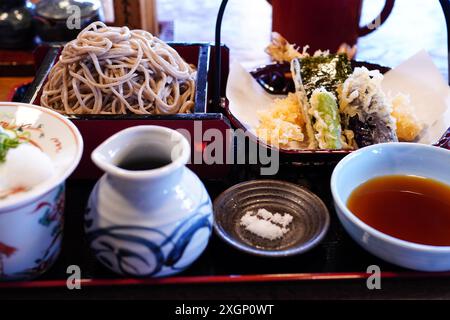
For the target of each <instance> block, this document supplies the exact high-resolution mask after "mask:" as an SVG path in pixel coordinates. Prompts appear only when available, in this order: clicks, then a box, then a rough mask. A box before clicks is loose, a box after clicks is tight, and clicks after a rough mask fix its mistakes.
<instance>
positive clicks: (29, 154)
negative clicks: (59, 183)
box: [0, 143, 55, 191]
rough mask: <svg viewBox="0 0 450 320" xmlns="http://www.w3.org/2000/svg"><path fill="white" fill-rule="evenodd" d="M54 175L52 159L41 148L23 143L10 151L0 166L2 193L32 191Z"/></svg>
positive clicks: (0, 187) (0, 188) (0, 189)
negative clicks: (22, 189) (12, 190)
mask: <svg viewBox="0 0 450 320" xmlns="http://www.w3.org/2000/svg"><path fill="white" fill-rule="evenodd" d="M54 174H55V167H54V165H53V162H52V160H51V159H50V157H49V156H48V155H47V154H45V153H43V152H42V151H41V150H40V149H39V148H37V147H35V146H33V145H31V144H27V143H23V144H20V145H19V146H18V147H17V148H13V149H10V150H8V153H7V155H6V159H5V162H4V163H3V164H0V191H2V190H6V191H7V190H10V189H16V188H25V189H30V188H33V187H35V186H37V185H38V184H41V183H42V182H44V181H46V180H47V179H50V178H51V177H52V176H53V175H54Z"/></svg>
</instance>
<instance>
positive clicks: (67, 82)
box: [41, 22, 196, 114]
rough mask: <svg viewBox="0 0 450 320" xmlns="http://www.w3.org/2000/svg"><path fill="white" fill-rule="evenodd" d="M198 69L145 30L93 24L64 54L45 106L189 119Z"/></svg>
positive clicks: (80, 111)
mask: <svg viewBox="0 0 450 320" xmlns="http://www.w3.org/2000/svg"><path fill="white" fill-rule="evenodd" d="M195 78H196V71H195V69H194V68H193V67H192V66H190V65H188V64H187V63H186V62H185V61H184V60H183V59H182V58H181V57H180V55H179V54H178V53H177V52H176V51H175V50H174V49H173V48H171V47H170V46H169V45H167V44H166V43H164V42H163V41H161V40H160V39H158V38H156V37H154V36H153V35H151V34H150V33H148V32H146V31H143V30H132V31H131V30H130V29H128V28H127V27H123V28H117V27H108V26H106V25H105V24H103V23H101V22H95V23H93V24H91V25H90V26H88V27H87V28H86V29H84V30H83V31H82V32H81V33H80V34H79V35H78V37H77V39H76V40H74V41H71V42H69V43H68V44H67V45H66V46H65V47H64V49H63V51H62V53H61V56H60V58H59V61H58V63H57V64H56V65H55V66H54V67H53V69H52V70H51V72H50V75H49V77H48V81H47V83H46V85H45V86H44V90H43V95H42V97H41V105H42V106H44V107H47V108H51V109H53V110H56V111H58V112H60V113H64V114H131V113H133V114H175V113H189V112H191V111H192V109H193V107H194V100H195V87H196V86H195Z"/></svg>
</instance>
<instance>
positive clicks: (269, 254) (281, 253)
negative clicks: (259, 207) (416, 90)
mask: <svg viewBox="0 0 450 320" xmlns="http://www.w3.org/2000/svg"><path fill="white" fill-rule="evenodd" d="M274 182H275V183H277V184H282V185H289V186H291V187H295V189H297V190H299V191H300V190H301V192H303V193H306V194H308V195H309V196H311V197H312V198H314V199H315V200H316V202H317V204H318V205H320V207H321V209H323V210H322V212H323V215H322V218H321V220H322V221H323V224H322V226H321V227H320V229H319V228H318V229H317V230H318V232H317V234H316V235H315V236H314V237H312V238H311V239H309V240H308V241H307V242H301V243H297V244H296V245H295V246H294V247H291V248H288V249H284V250H277V251H267V250H263V249H257V248H255V247H252V246H249V245H246V244H243V243H242V242H241V241H239V240H237V239H236V238H235V237H233V236H232V235H230V233H229V232H228V231H227V229H225V228H223V226H222V224H219V223H218V222H217V220H218V219H216V218H215V217H216V215H217V213H216V207H217V203H219V202H220V201H221V200H222V199H223V198H224V197H225V196H226V195H227V194H229V193H231V192H234V191H235V190H236V189H238V188H241V187H243V186H246V185H248V184H259V183H274ZM213 214H214V231H215V233H216V234H217V236H218V237H219V238H221V239H222V240H224V241H225V242H226V243H227V244H228V245H230V246H231V247H234V248H235V249H238V250H239V251H242V252H245V253H249V254H251V255H253V256H259V257H266V258H283V257H290V256H295V255H300V254H303V253H306V252H307V251H310V250H311V249H313V248H315V247H316V246H317V245H319V244H320V243H321V242H322V240H323V239H324V238H325V236H326V234H327V232H328V230H329V228H330V220H331V218H330V213H329V210H328V208H327V206H326V205H325V203H324V202H323V201H322V199H320V198H319V196H317V195H316V194H314V193H313V192H312V191H310V190H309V189H307V188H305V187H302V186H299V185H296V184H294V183H291V182H287V181H283V180H271V179H264V180H249V181H244V182H241V183H238V184H236V185H233V186H232V187H230V188H228V189H227V190H225V191H223V192H222V193H221V194H220V195H219V196H218V197H217V198H216V199H215V200H214V203H213Z"/></svg>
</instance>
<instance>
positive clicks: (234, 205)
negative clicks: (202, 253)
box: [214, 180, 330, 257]
mask: <svg viewBox="0 0 450 320" xmlns="http://www.w3.org/2000/svg"><path fill="white" fill-rule="evenodd" d="M259 209H266V210H268V211H270V212H271V213H273V214H275V213H279V214H281V215H284V214H289V215H291V216H292V217H293V220H292V223H291V224H290V225H289V226H288V229H289V232H288V233H286V234H285V235H284V237H282V238H281V239H277V240H267V239H265V238H262V237H259V236H257V235H255V234H253V233H251V232H249V231H247V230H246V229H245V228H244V227H243V226H241V218H242V217H243V216H244V215H245V214H246V213H247V212H256V211H258V210H259ZM214 220H215V223H214V229H215V232H216V233H217V235H218V236H219V237H220V238H222V239H223V240H224V241H225V242H227V243H228V244H230V245H231V246H233V247H235V248H236V249H238V250H240V251H243V252H246V253H249V254H253V255H257V256H264V257H287V256H292V255H297V254H301V253H304V252H306V251H308V250H310V249H312V248H313V247H315V246H316V245H318V244H319V243H320V242H321V240H322V239H323V238H324V236H325V234H326V232H327V231H328V227H329V224H330V217H329V213H328V209H327V207H326V206H325V204H324V203H323V202H322V200H320V198H319V197H317V196H316V195H314V194H313V193H311V192H310V191H308V190H306V189H304V188H302V187H300V186H297V185H295V184H292V183H288V182H283V181H275V180H255V181H248V182H244V183H241V184H238V185H235V186H233V187H231V188H230V189H228V190H226V191H225V192H223V193H222V194H221V195H220V196H219V197H218V198H217V199H216V200H215V202H214Z"/></svg>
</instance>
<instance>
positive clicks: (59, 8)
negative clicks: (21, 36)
mask: <svg viewBox="0 0 450 320" xmlns="http://www.w3.org/2000/svg"><path fill="white" fill-rule="evenodd" d="M35 20H36V28H37V33H38V35H39V37H40V38H41V40H42V41H45V42H64V41H70V40H73V39H74V38H76V36H77V35H78V33H79V32H80V31H81V30H83V29H84V28H85V27H86V26H88V25H89V24H90V23H92V22H94V21H98V20H103V10H102V4H101V2H100V0H41V1H39V2H38V4H37V5H36V17H35Z"/></svg>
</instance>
